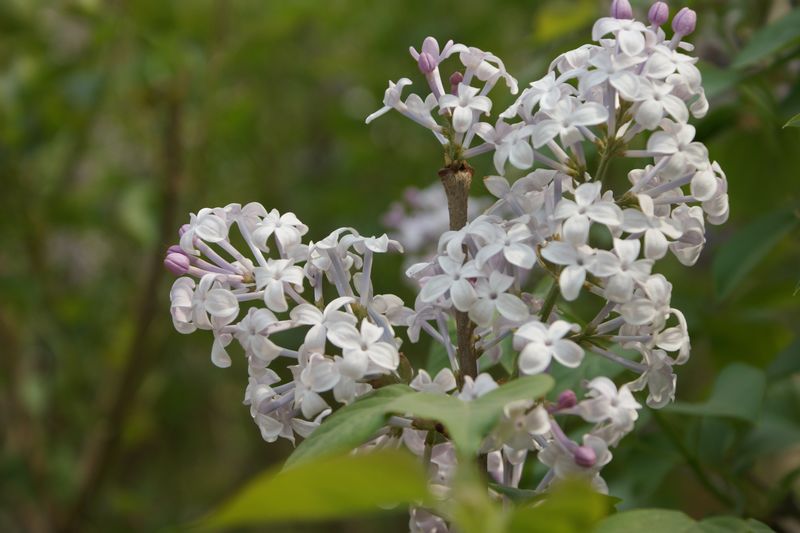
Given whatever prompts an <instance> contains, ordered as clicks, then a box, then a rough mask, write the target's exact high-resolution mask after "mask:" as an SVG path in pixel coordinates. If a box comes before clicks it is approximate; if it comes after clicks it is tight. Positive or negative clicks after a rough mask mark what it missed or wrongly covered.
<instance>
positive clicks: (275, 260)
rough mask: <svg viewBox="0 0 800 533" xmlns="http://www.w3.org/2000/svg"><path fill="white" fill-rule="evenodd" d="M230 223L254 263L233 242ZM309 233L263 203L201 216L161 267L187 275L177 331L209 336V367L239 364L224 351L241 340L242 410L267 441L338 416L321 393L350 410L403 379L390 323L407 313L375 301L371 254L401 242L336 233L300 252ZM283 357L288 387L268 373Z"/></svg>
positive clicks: (178, 294)
mask: <svg viewBox="0 0 800 533" xmlns="http://www.w3.org/2000/svg"><path fill="white" fill-rule="evenodd" d="M234 226H235V227H236V229H237V230H238V233H239V234H240V236H241V239H242V240H243V241H244V243H245V244H246V246H247V250H248V253H247V254H245V253H242V252H241V251H240V250H239V249H237V248H236V247H235V246H234V244H232V242H231V239H230V237H231V229H232V228H233V227H234ZM307 232H308V228H307V227H306V226H305V225H304V224H303V223H302V222H300V220H298V219H297V217H296V216H295V215H294V214H292V213H284V214H283V215H281V214H280V213H279V212H278V211H277V210H274V209H273V210H272V211H270V212H267V210H266V209H265V208H264V207H263V206H262V205H261V204H259V203H255V202H254V203H249V204H247V205H245V206H241V205H239V204H230V205H228V206H226V207H224V208H213V209H202V210H200V211H199V212H198V213H197V214H192V215H191V219H190V222H189V224H186V225H184V226H183V227H182V228H181V230H180V245H176V246H172V247H171V248H170V249H169V251H168V252H167V257H166V259H165V265H166V266H167V268H168V269H169V270H170V271H171V272H173V273H174V274H176V275H178V276H181V277H179V278H178V279H177V280H176V281H175V283H174V284H173V286H172V290H171V292H170V301H171V312H172V320H173V323H174V325H175V329H177V330H178V331H179V332H181V333H191V332H193V331H195V330H197V329H202V330H209V331H211V332H212V334H213V337H214V342H213V347H212V349H211V360H212V362H213V363H214V364H215V365H217V366H219V367H223V368H224V367H228V366H230V365H231V358H230V356H229V354H228V352H227V349H226V348H227V347H228V345H229V344H230V343H231V342H232V341H233V340H234V339H236V341H238V343H239V344H240V345H241V347H242V349H243V351H244V355H245V358H246V360H247V367H248V373H249V381H248V385H247V389H246V391H245V397H244V403H245V404H246V405H249V406H250V413H251V415H252V417H253V420H254V421H255V423H256V424H257V425H258V427H259V429H260V430H261V435H262V436H263V438H264V440H266V441H268V442H273V441H275V440H276V439H277V438H278V437H283V438H286V439H289V440H291V441H292V442H294V440H295V434H297V435H300V436H301V437H306V436H308V435H309V434H310V433H311V431H313V430H314V428H316V427H317V426H318V425H319V424H320V422H321V421H322V419H323V418H324V417H325V416H326V415H328V414H329V413H330V412H331V408H330V406H329V404H328V403H327V401H326V400H325V399H323V397H322V393H325V392H327V391H331V392H332V397H333V398H334V399H335V401H336V402H338V403H343V404H347V403H350V402H352V401H353V400H354V399H355V398H357V397H358V396H360V395H363V394H365V393H367V392H369V391H370V390H372V385H371V384H370V382H371V381H372V380H375V379H378V378H380V377H381V376H385V375H389V374H394V373H396V370H397V368H398V365H399V364H400V354H399V351H398V349H399V347H400V340H399V339H398V338H396V337H395V332H394V326H398V325H404V324H405V323H406V319H407V316H409V314H410V312H411V311H410V310H409V309H406V308H404V307H403V305H402V302H401V301H400V299H399V298H398V297H397V296H394V295H391V294H377V295H376V294H374V293H373V288H372V283H371V280H370V277H371V272H372V265H373V258H374V255H375V254H380V253H386V252H390V251H402V248H401V247H400V245H399V244H398V243H397V242H396V241H393V240H390V239H389V238H388V237H387V236H386V235H383V236H381V237H363V236H361V235H359V234H358V232H356V231H355V230H354V229H352V228H340V229H338V230H336V231H334V232H333V233H331V234H330V235H328V236H327V237H325V238H324V239H322V240H320V241H318V242H308V243H304V242H303V240H302V239H303V236H304V235H305V234H306V233H307ZM270 247H273V250H274V251H273V252H272V253H270V252H271V250H270ZM305 289H308V291H306V290H305ZM309 293H310V299H306V297H304V296H303V295H304V294H309ZM331 293H333V294H335V297H334V298H333V299H330V301H327V303H326V299H325V298H326V296H329V295H330V294H331ZM296 328H302V329H303V330H304V331H305V336H304V338H303V342H302V343H301V344H300V345H299V347H297V349H288V348H284V347H282V346H279V345H278V344H277V342H279V341H278V340H277V339H279V338H281V334H282V333H283V332H287V331H289V330H294V329H296ZM278 358H288V359H290V360H291V362H292V363H293V364H291V365H290V366H289V367H288V369H289V370H290V371H291V376H292V378H293V379H291V380H288V381H286V382H284V383H281V379H280V377H279V375H278V373H277V372H275V371H274V370H273V369H271V368H270V365H271V364H272V362H273V361H275V360H276V359H278Z"/></svg>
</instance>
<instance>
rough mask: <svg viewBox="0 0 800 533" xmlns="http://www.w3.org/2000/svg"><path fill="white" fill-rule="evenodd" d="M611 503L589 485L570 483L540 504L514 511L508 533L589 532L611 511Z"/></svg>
mask: <svg viewBox="0 0 800 533" xmlns="http://www.w3.org/2000/svg"><path fill="white" fill-rule="evenodd" d="M613 501H614V499H612V498H609V497H608V496H606V495H604V494H600V493H598V492H597V491H595V490H594V489H592V487H591V486H589V484H587V483H586V482H583V481H579V480H570V481H566V482H563V483H559V484H557V485H556V487H555V489H554V490H553V491H552V492H549V493H547V495H546V496H545V498H543V499H542V501H541V503H539V504H537V505H535V506H526V507H520V508H518V509H516V510H515V511H514V513H513V515H512V516H511V522H510V524H509V527H508V531H509V532H510V533H516V532H519V533H523V532H524V533H535V532H542V533H583V532H585V531H589V530H590V529H591V527H592V526H593V525H594V524H596V523H597V522H598V521H599V520H601V519H602V518H603V517H605V516H607V515H608V513H609V512H610V510H611V509H612V505H613Z"/></svg>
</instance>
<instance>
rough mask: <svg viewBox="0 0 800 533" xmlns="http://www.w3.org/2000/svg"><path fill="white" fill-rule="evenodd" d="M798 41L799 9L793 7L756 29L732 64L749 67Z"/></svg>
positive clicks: (799, 26) (799, 31) (735, 66)
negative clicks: (786, 13)
mask: <svg viewBox="0 0 800 533" xmlns="http://www.w3.org/2000/svg"><path fill="white" fill-rule="evenodd" d="M798 41H800V9H794V10H792V11H791V12H790V13H789V14H788V15H786V16H784V17H781V18H780V19H779V20H776V21H775V22H773V23H772V24H770V25H769V26H766V27H764V28H761V29H760V30H758V31H757V32H756V33H755V35H753V38H752V39H750V42H748V43H747V44H746V45H745V47H744V48H743V49H742V50H741V51H740V52H739V55H737V56H736V58H735V59H734V60H733V65H732V66H733V68H744V67H749V66H751V65H753V64H754V63H757V62H759V61H761V60H763V59H766V58H767V57H769V56H770V55H772V54H774V53H775V52H778V51H779V50H781V49H782V48H785V47H787V46H789V45H790V44H795V43H797V42H798Z"/></svg>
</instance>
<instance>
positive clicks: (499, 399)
mask: <svg viewBox="0 0 800 533" xmlns="http://www.w3.org/2000/svg"><path fill="white" fill-rule="evenodd" d="M552 387H553V378H551V377H550V376H547V375H539V376H527V377H524V378H519V379H515V380H514V381H512V382H510V383H507V384H505V385H503V386H501V387H499V388H497V389H495V390H493V391H491V392H489V393H487V394H485V395H484V396H482V397H480V398H478V399H476V400H473V401H471V402H465V401H462V400H459V399H457V398H454V397H452V396H444V395H441V394H430V393H423V392H420V393H417V394H410V395H405V396H402V397H399V398H397V399H396V400H395V401H394V402H392V405H391V409H392V410H393V411H394V412H396V413H398V414H410V415H412V416H415V417H419V418H427V419H432V420H438V421H439V422H441V423H442V424H444V426H445V428H447V432H448V433H449V435H450V437H451V438H452V440H453V443H454V444H455V445H456V447H458V448H459V450H460V451H461V452H462V453H464V454H466V455H473V454H475V453H477V451H478V448H480V445H481V441H482V440H483V438H484V437H485V436H486V435H487V434H488V433H489V431H491V429H492V427H494V425H495V424H496V423H497V420H498V419H499V418H500V415H501V413H502V411H503V407H505V406H506V404H508V403H510V402H513V401H516V400H533V399H535V398H539V397H541V396H543V395H544V394H546V393H547V391H549V390H550V389H551V388H552Z"/></svg>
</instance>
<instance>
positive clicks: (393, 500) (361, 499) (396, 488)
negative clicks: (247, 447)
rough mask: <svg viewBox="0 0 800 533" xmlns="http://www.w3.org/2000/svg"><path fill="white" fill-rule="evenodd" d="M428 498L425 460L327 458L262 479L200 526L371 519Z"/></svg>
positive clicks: (397, 455)
mask: <svg viewBox="0 0 800 533" xmlns="http://www.w3.org/2000/svg"><path fill="white" fill-rule="evenodd" d="M381 480H384V481H385V480H391V483H386V482H382V481H381ZM427 498H428V492H427V485H426V477H425V474H424V472H423V469H422V467H421V465H420V464H419V461H418V460H417V459H416V458H414V457H413V456H411V455H410V454H407V453H402V452H399V451H380V452H375V453H369V454H363V455H355V456H338V457H327V458H325V459H320V460H316V461H309V462H305V463H304V464H302V465H298V466H296V467H295V468H292V469H290V470H283V471H277V470H270V471H268V472H265V473H263V474H261V475H259V476H257V477H256V478H255V479H254V480H252V481H251V482H250V483H248V484H247V485H246V486H245V487H244V488H243V489H241V490H240V491H239V492H238V493H237V494H236V495H234V496H233V497H232V498H231V499H229V500H228V501H227V502H225V503H224V504H222V505H221V506H220V508H219V509H217V510H216V511H215V512H213V513H212V514H211V515H210V516H208V517H207V518H205V519H203V520H202V521H201V522H200V523H199V524H198V525H199V527H200V528H202V529H207V530H217V529H220V528H224V527H231V526H242V525H251V524H269V523H275V522H285V521H318V520H330V519H334V518H344V517H349V516H358V515H365V514H371V513H375V512H379V511H381V507H384V508H385V507H386V506H390V505H399V504H408V503H412V502H417V501H424V500H426V499H427ZM398 510H402V511H405V508H403V507H399V508H398Z"/></svg>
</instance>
